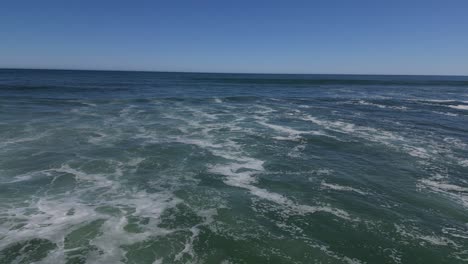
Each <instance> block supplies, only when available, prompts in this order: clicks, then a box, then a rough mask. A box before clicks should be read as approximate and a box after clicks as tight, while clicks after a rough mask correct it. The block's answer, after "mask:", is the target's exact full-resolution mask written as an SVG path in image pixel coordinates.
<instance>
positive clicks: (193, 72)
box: [0, 67, 468, 77]
mask: <svg viewBox="0 0 468 264" xmlns="http://www.w3.org/2000/svg"><path fill="white" fill-rule="evenodd" d="M0 70H35V71H96V72H145V73H187V74H244V75H248V74H251V75H361V76H440V77H444V76H447V77H468V75H458V74H395V73H390V74H389V73H267V72H263V73H262V72H258V73H255V72H214V71H213V72H212V71H165V70H118V69H117V70H116V69H114V70H111V69H70V68H68V69H67V68H62V69H60V68H7V67H0Z"/></svg>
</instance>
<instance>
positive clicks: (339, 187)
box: [321, 181, 367, 195]
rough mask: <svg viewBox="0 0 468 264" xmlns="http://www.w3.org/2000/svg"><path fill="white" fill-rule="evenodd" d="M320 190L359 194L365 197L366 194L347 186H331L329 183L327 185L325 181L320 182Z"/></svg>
mask: <svg viewBox="0 0 468 264" xmlns="http://www.w3.org/2000/svg"><path fill="white" fill-rule="evenodd" d="M321 188H322V189H329V190H335V191H348V192H355V193H359V194H361V195H366V194H367V193H366V192H364V191H361V190H359V189H357V188H353V187H349V186H342V185H338V184H331V183H327V182H325V181H322V183H321Z"/></svg>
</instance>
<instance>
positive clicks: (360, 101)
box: [358, 100, 408, 110]
mask: <svg viewBox="0 0 468 264" xmlns="http://www.w3.org/2000/svg"><path fill="white" fill-rule="evenodd" d="M358 103H359V104H360V105H367V106H375V107H378V108H382V109H385V108H389V109H396V110H407V109H408V107H406V106H390V105H381V104H376V103H371V102H368V101H364V100H359V101H358Z"/></svg>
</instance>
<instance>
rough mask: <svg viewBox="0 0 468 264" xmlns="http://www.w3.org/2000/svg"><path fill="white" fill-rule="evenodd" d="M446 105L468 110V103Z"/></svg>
mask: <svg viewBox="0 0 468 264" xmlns="http://www.w3.org/2000/svg"><path fill="white" fill-rule="evenodd" d="M448 107H450V108H453V109H458V110H468V105H448Z"/></svg>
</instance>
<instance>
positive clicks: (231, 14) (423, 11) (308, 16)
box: [0, 0, 468, 75]
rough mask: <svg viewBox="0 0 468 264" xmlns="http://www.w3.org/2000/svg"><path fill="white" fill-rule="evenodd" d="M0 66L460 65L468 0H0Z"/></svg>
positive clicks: (402, 68) (312, 69)
mask: <svg viewBox="0 0 468 264" xmlns="http://www.w3.org/2000/svg"><path fill="white" fill-rule="evenodd" d="M0 68H41V69H42V68H47V69H92V70H147V71H189V72H245V73H348V74H427V75H468V1H467V0H445V1H442V0H440V1H431V0H425V1H420V0H406V1H402V0H392V1H390V0H385V1H383V0H373V1H364V0H341V1H339V0H328V1H313V0H309V1H294V0H290V1H287V0H283V1H275V0H270V1H258V0H250V1H249V0H232V1H225V0H218V1H204V0H197V1H189V0H186V1H182V0H172V1H168V0H165V1H159V0H153V1H141V0H133V1H130V0H127V1H119V0H113V1H106V0H93V1H90V0H61V1H50V0H41V1H37V0H29V1H25V0H2V1H1V5H0Z"/></svg>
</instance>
